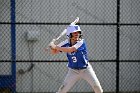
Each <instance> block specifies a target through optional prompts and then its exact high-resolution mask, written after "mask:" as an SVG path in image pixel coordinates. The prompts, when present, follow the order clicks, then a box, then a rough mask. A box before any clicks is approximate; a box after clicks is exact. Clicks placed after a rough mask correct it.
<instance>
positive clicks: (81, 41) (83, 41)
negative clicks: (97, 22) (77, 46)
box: [77, 39, 85, 43]
mask: <svg viewBox="0 0 140 93" xmlns="http://www.w3.org/2000/svg"><path fill="white" fill-rule="evenodd" d="M77 43H85V40H84V39H81V40H78V41H77Z"/></svg>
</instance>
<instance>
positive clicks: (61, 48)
mask: <svg viewBox="0 0 140 93" xmlns="http://www.w3.org/2000/svg"><path fill="white" fill-rule="evenodd" d="M55 49H56V50H57V51H62V52H75V51H76V48H75V47H73V46H72V47H59V46H56V47H55Z"/></svg>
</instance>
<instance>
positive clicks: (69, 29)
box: [66, 25, 81, 37]
mask: <svg viewBox="0 0 140 93" xmlns="http://www.w3.org/2000/svg"><path fill="white" fill-rule="evenodd" d="M77 31H80V32H81V29H80V27H79V26H78V25H70V26H68V27H67V33H66V35H67V37H70V34H71V33H73V32H77Z"/></svg>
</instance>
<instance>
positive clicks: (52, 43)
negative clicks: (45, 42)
mask: <svg viewBox="0 0 140 93" xmlns="http://www.w3.org/2000/svg"><path fill="white" fill-rule="evenodd" d="M55 41H56V40H55V39H53V40H52V41H51V42H50V44H49V46H50V47H51V48H53V49H55V48H56V45H55V44H54V42H55Z"/></svg>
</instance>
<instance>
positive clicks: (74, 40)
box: [49, 25, 103, 93]
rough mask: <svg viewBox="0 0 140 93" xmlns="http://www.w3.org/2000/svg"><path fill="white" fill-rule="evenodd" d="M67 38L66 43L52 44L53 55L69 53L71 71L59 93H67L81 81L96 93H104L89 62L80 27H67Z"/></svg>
mask: <svg viewBox="0 0 140 93" xmlns="http://www.w3.org/2000/svg"><path fill="white" fill-rule="evenodd" d="M67 37H68V39H66V40H65V41H63V42H61V43H60V44H58V45H55V44H54V42H55V39H53V41H52V42H51V43H50V45H49V46H50V47H51V53H52V54H57V53H59V52H60V51H62V52H66V53H67V59H68V68H69V71H68V73H67V75H66V77H65V80H64V82H63V84H62V85H61V86H60V88H59V90H58V92H57V93H66V92H68V91H69V90H70V89H71V87H72V86H73V85H74V84H75V83H76V81H78V80H79V79H81V78H82V79H84V80H86V81H87V82H88V83H89V84H90V85H91V86H92V88H93V90H94V91H95V93H103V89H102V87H101V85H100V82H99V80H98V78H97V76H96V74H95V72H94V70H93V69H92V66H91V65H90V63H89V62H88V56H87V47H86V42H85V40H84V39H82V38H81V37H82V34H81V29H80V27H79V26H78V25H70V26H68V27H67Z"/></svg>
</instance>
